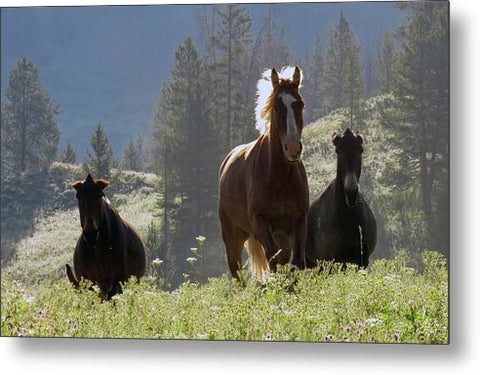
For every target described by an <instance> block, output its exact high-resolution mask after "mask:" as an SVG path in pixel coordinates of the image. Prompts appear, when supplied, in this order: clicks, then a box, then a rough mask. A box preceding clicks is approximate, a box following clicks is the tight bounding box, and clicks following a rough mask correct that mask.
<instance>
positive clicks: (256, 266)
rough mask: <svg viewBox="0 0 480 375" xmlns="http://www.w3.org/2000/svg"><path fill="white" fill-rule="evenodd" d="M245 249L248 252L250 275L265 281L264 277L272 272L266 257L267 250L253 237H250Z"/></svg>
mask: <svg viewBox="0 0 480 375" xmlns="http://www.w3.org/2000/svg"><path fill="white" fill-rule="evenodd" d="M245 247H246V250H247V252H248V266H249V269H250V273H251V274H252V276H253V277H254V278H255V279H257V280H259V281H263V279H264V277H265V276H266V274H267V273H268V272H269V270H270V267H269V266H268V261H267V257H266V255H265V249H264V248H263V246H262V244H261V243H260V242H259V241H258V240H256V239H255V237H254V236H253V235H251V236H250V237H248V240H247V243H246V246H245Z"/></svg>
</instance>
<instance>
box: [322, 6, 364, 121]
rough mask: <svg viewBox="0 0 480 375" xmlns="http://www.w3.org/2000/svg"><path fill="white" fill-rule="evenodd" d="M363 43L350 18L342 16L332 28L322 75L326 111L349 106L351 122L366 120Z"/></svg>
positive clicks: (341, 14) (324, 110) (324, 108)
mask: <svg viewBox="0 0 480 375" xmlns="http://www.w3.org/2000/svg"><path fill="white" fill-rule="evenodd" d="M359 53H360V47H359V46H358V43H357V41H356V38H355V35H354V33H353V31H352V30H351V29H350V26H349V25H348V22H347V20H346V19H345V17H344V16H343V12H340V19H339V22H338V25H336V26H335V27H334V28H333V29H332V30H331V31H330V37H329V46H328V50H327V54H326V57H325V69H324V74H323V79H322V94H323V112H324V113H328V112H330V111H332V110H334V109H337V108H342V107H343V108H346V109H347V111H348V121H349V123H350V124H349V125H350V126H352V123H353V124H355V126H357V124H358V123H361V122H362V121H363V113H362V109H363V101H364V82H363V68H362V65H361V63H360V56H359Z"/></svg>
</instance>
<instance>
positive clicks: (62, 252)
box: [2, 163, 157, 284]
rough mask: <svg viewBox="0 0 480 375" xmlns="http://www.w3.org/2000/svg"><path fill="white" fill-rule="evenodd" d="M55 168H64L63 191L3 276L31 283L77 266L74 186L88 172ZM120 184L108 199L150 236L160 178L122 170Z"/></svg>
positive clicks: (44, 211) (21, 242)
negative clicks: (67, 265)
mask: <svg viewBox="0 0 480 375" xmlns="http://www.w3.org/2000/svg"><path fill="white" fill-rule="evenodd" d="M52 169H53V170H54V171H57V172H58V170H59V169H61V170H62V172H60V173H61V174H62V175H63V178H61V179H60V181H61V183H59V184H56V185H54V186H56V187H57V189H58V190H57V189H53V193H54V194H52V197H51V198H50V202H49V203H48V204H47V205H46V206H43V207H42V208H41V209H37V211H36V214H37V215H38V216H36V217H35V219H34V221H33V223H32V224H31V225H32V228H31V229H30V230H29V231H28V234H27V235H26V236H25V237H23V238H22V239H21V240H19V242H18V243H17V244H16V246H15V250H14V251H15V255H14V258H13V259H12V260H11V261H10V262H8V265H7V266H6V267H2V272H3V273H4V274H11V275H12V277H14V278H15V279H18V280H22V281H23V282H26V283H28V284H37V283H39V282H41V281H45V280H57V279H59V278H63V277H65V263H70V264H72V259H73V258H72V257H73V250H74V249H75V244H76V242H77V239H78V237H79V236H80V233H81V227H80V217H79V214H78V208H77V204H76V198H75V192H74V190H73V189H72V188H71V187H70V183H69V182H72V181H74V180H76V179H79V176H81V175H82V173H83V172H81V169H77V168H76V167H75V166H69V165H65V164H60V163H59V164H57V165H54V166H53V168H52ZM68 171H70V172H71V173H69V172H68ZM117 181H118V182H117V183H112V186H111V187H110V186H109V187H107V188H106V190H105V193H106V195H107V196H108V197H109V198H110V200H111V201H112V203H113V204H114V206H115V207H116V208H117V209H118V212H119V213H120V215H122V217H124V218H125V219H126V220H128V221H129V222H131V223H132V224H133V225H134V226H135V227H136V228H137V229H138V231H139V232H140V234H141V235H142V238H146V237H147V232H148V227H149V225H151V223H152V222H153V221H155V218H154V211H155V209H154V207H155V204H156V199H157V196H156V194H155V191H154V187H155V183H156V176H154V175H150V174H144V173H137V172H131V171H129V172H122V174H121V177H117ZM2 210H3V207H2Z"/></svg>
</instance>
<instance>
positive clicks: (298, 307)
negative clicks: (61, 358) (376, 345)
mask: <svg viewBox="0 0 480 375" xmlns="http://www.w3.org/2000/svg"><path fill="white" fill-rule="evenodd" d="M423 257H424V261H425V265H424V269H423V272H421V273H420V272H418V271H416V270H414V269H412V268H408V267H406V261H405V260H406V257H405V255H399V256H397V257H396V258H395V259H391V260H376V261H374V262H373V263H372V264H371V267H370V268H369V270H368V271H356V270H355V269H354V268H353V267H352V268H349V269H347V270H346V271H344V272H342V271H339V270H338V269H337V268H336V266H334V267H333V268H332V270H331V272H324V273H321V274H319V273H318V272H316V271H315V270H314V271H307V272H305V273H303V272H300V273H299V272H297V273H293V274H291V273H289V272H286V271H285V270H280V271H279V272H278V273H276V274H272V275H270V277H268V278H267V280H266V282H265V285H259V284H258V283H256V282H254V281H252V280H244V281H243V282H236V281H232V280H231V279H230V278H227V277H226V276H223V277H220V278H212V279H209V281H208V282H207V283H205V284H202V285H201V284H196V283H184V284H182V285H181V286H180V287H179V288H178V289H176V290H175V291H172V292H166V291H163V290H161V289H159V288H157V287H155V286H154V285H155V283H154V282H153V281H152V280H149V279H147V280H145V281H143V282H142V283H140V284H139V285H137V284H136V283H133V282H130V283H128V284H127V285H126V287H125V291H124V293H123V294H122V295H119V296H115V297H114V299H113V302H105V303H101V302H100V300H99V299H98V297H97V295H96V292H94V291H88V290H87V289H81V290H78V291H77V290H74V289H73V288H72V287H71V286H70V285H69V284H68V283H67V282H66V281H65V280H64V279H61V280H57V281H49V280H45V281H43V282H41V283H39V284H38V285H37V286H36V287H32V286H27V285H25V284H23V283H21V282H19V281H16V280H15V279H14V277H13V275H12V274H9V273H6V274H5V273H4V274H3V275H2V285H1V292H2V307H1V321H2V323H1V328H2V332H1V333H2V335H4V336H19V335H20V336H49V337H115V338H125V337H129V338H152V339H198V340H260V341H264V340H266V341H270V340H271V341H316V342H325V341H332V342H392V343H435V344H445V343H447V342H448V304H447V301H448V299H447V290H448V282H447V267H446V260H445V258H443V257H442V256H440V255H439V254H438V253H434V252H426V253H424V254H423ZM328 266H330V267H331V265H330V264H327V267H328Z"/></svg>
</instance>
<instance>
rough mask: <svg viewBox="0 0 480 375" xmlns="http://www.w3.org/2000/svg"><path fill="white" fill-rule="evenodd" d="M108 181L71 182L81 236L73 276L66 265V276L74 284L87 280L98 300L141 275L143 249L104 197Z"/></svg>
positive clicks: (134, 231) (142, 271) (142, 270)
mask: <svg viewBox="0 0 480 375" xmlns="http://www.w3.org/2000/svg"><path fill="white" fill-rule="evenodd" d="M107 185H108V181H105V180H101V179H94V178H92V176H91V175H90V174H89V175H88V176H87V178H86V179H85V181H77V182H75V183H73V185H72V186H73V187H74V188H75V190H76V191H77V199H78V208H79V211H80V223H81V226H82V234H81V235H80V238H79V239H78V242H77V247H76V248H75V252H74V254H73V263H74V266H75V275H74V274H73V272H72V269H71V268H70V266H69V265H68V264H67V265H66V268H67V277H68V279H69V280H70V281H71V282H72V283H73V284H74V285H75V286H78V283H79V281H80V280H81V279H87V280H90V281H92V282H93V283H94V284H96V285H98V287H99V288H100V297H101V298H102V299H103V300H105V299H110V298H111V297H112V296H113V295H115V294H117V293H121V292H122V288H121V285H120V283H121V282H125V281H127V280H128V278H129V277H130V276H136V277H137V279H138V280H140V277H142V276H143V275H144V273H145V250H144V248H143V244H142V241H141V239H140V236H139V235H138V233H137V232H136V230H135V229H134V228H133V227H132V226H131V225H130V224H129V223H127V222H126V221H125V220H123V219H122V218H121V217H120V215H119V214H118V213H117V211H116V210H115V209H114V208H113V206H112V205H111V204H110V202H109V201H108V199H107V198H106V197H105V194H104V192H103V189H104V188H105V187H106V186H107Z"/></svg>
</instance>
